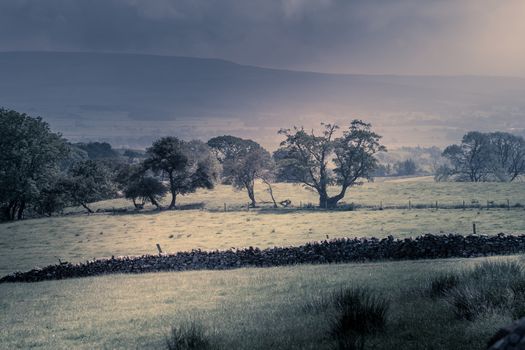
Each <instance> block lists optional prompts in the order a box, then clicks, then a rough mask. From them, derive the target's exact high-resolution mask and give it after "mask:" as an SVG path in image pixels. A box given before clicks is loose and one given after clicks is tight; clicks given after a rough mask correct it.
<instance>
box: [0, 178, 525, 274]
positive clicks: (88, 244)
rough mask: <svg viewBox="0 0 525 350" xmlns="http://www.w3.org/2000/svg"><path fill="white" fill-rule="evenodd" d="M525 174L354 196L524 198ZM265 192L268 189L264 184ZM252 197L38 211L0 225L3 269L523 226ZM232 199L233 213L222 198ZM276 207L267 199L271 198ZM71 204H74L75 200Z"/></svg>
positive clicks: (379, 185)
mask: <svg viewBox="0 0 525 350" xmlns="http://www.w3.org/2000/svg"><path fill="white" fill-rule="evenodd" d="M523 186H525V183H513V184H456V183H434V182H431V181H428V178H423V179H422V178H417V179H403V180H396V181H393V182H376V183H367V184H365V185H363V186H361V187H357V188H354V189H352V190H351V191H350V193H349V194H348V196H347V197H346V198H345V200H346V201H347V202H351V201H353V202H355V203H357V204H368V205H373V203H376V202H378V201H379V200H380V199H381V200H382V201H383V203H384V205H388V204H391V205H401V204H403V203H404V202H405V201H407V200H408V199H410V200H411V201H412V203H414V204H416V203H425V202H429V203H432V201H434V202H435V201H438V202H439V203H442V204H453V203H457V202H459V201H462V200H463V199H462V198H464V199H465V200H467V201H469V202H473V201H477V202H481V203H483V202H486V201H487V200H489V199H490V200H491V201H495V202H506V200H507V198H508V199H509V201H510V202H511V203H513V204H515V203H525V191H523ZM275 187H276V188H275V193H276V196H277V197H278V199H279V198H291V200H292V203H294V204H296V203H301V202H302V203H308V202H314V201H315V195H314V194H313V193H311V192H309V191H307V190H305V189H304V188H302V187H300V186H297V185H291V184H278V185H276V186H275ZM259 189H260V191H259V194H260V196H259V197H260V199H261V200H262V201H263V202H264V201H268V200H269V198H266V197H267V196H268V195H267V194H266V193H265V192H264V191H263V187H262V186H261V185H259ZM245 196H246V194H245V193H243V192H236V191H233V190H232V189H231V188H230V187H228V186H218V188H217V189H216V190H214V191H200V192H197V193H195V194H193V195H189V196H186V197H181V200H180V204H182V205H185V204H190V203H204V207H205V209H203V210H199V209H194V210H176V211H162V212H157V211H145V212H143V213H125V214H117V215H112V214H95V215H90V216H88V215H85V214H83V213H82V214H74V215H68V216H63V217H52V218H41V219H30V220H24V221H19V222H13V223H7V224H1V225H0V275H4V274H7V273H10V272H13V271H15V270H27V269H30V268H33V267H34V266H43V265H48V264H53V263H57V262H58V259H61V260H62V261H64V260H65V261H70V262H77V261H85V260H87V259H92V258H99V257H109V256H112V255H115V256H121V255H141V254H155V253H156V252H157V250H156V247H155V244H156V243H159V244H160V245H161V247H162V249H163V250H164V251H165V252H176V251H182V250H191V249H206V250H214V249H228V248H231V247H236V248H240V247H247V246H257V247H261V248H265V247H271V246H283V245H297V244H302V243H305V242H309V241H316V240H323V239H326V238H327V237H329V238H336V237H372V236H374V237H386V236H388V235H393V236H394V237H400V238H402V237H409V236H418V235H421V234H424V233H437V234H439V233H448V232H458V233H463V234H468V233H471V232H472V223H473V222H475V223H476V226H477V232H478V233H482V234H497V233H500V232H505V233H525V209H524V208H512V209H511V210H507V209H501V208H500V209H494V208H491V209H489V210H487V209H486V208H482V209H467V210H458V209H438V210H435V209H419V210H415V209H413V210H408V209H405V210H400V209H399V210H382V211H381V210H369V209H358V210H355V211H319V210H316V211H310V210H277V211H274V210H250V211H247V210H246V209H242V208H240V206H241V205H242V203H243V199H244V197H245ZM223 203H227V210H228V211H227V212H224V211H223V210H224V209H223V207H224V204H223ZM129 205H130V203H129V202H127V201H125V200H123V199H118V200H112V201H105V202H99V203H95V204H94V205H93V207H94V208H105V209H111V208H123V207H129ZM265 205H266V206H268V205H267V204H264V203H263V206H265ZM70 210H71V211H73V210H74V209H70Z"/></svg>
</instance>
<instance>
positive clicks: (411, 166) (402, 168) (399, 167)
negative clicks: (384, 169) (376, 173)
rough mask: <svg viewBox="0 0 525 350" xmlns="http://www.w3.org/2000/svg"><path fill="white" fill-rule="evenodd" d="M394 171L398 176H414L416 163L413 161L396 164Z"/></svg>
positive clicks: (408, 160)
mask: <svg viewBox="0 0 525 350" xmlns="http://www.w3.org/2000/svg"><path fill="white" fill-rule="evenodd" d="M394 170H395V172H396V175H399V176H407V175H414V174H415V173H416V172H417V166H416V162H414V160H413V159H407V160H404V161H399V162H396V163H395V164H394Z"/></svg>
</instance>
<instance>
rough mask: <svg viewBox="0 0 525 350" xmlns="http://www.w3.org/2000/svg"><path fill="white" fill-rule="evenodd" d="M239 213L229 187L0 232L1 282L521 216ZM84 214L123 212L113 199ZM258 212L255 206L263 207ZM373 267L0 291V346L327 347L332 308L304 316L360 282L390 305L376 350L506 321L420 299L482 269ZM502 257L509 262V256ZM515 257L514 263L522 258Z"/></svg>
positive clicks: (399, 186) (392, 189)
mask: <svg viewBox="0 0 525 350" xmlns="http://www.w3.org/2000/svg"><path fill="white" fill-rule="evenodd" d="M523 186H525V184H524V183H512V184H491V183H489V184H487V183H485V184H458V183H434V182H433V181H431V179H429V178H417V179H397V180H393V181H378V182H375V183H367V184H365V185H363V186H361V187H357V188H354V189H352V190H351V191H350V192H349V193H348V195H347V197H346V198H345V200H344V201H345V202H346V203H352V202H353V203H356V204H360V205H368V206H378V205H379V203H381V202H382V203H383V205H384V206H388V205H406V204H407V203H408V201H409V200H410V201H411V202H412V204H413V205H417V204H430V203H435V201H438V202H439V203H440V204H442V205H456V204H460V203H462V201H466V203H467V204H471V203H481V204H484V203H486V201H494V202H495V203H506V201H507V200H509V201H510V202H511V204H516V203H521V204H523V203H525V192H524V191H523V189H524V188H523ZM258 190H259V192H258V195H257V197H258V199H259V201H260V202H261V206H262V207H263V210H259V209H256V210H249V211H248V210H246V204H245V203H246V202H247V201H246V198H245V196H246V194H245V193H244V192H237V191H234V190H232V189H231V188H230V187H228V186H218V187H217V188H216V189H215V190H214V191H199V192H197V193H195V194H193V195H190V196H187V197H181V198H180V200H179V204H181V205H186V204H192V203H202V205H203V206H204V209H192V210H175V211H161V212H157V211H152V210H150V209H151V208H148V209H147V210H145V211H144V212H140V213H125V214H118V215H112V214H108V213H106V214H94V215H90V216H88V215H86V214H84V213H82V212H80V211H79V210H78V208H69V209H68V210H67V211H68V212H69V213H71V214H70V215H67V216H62V217H52V218H39V219H29V220H23V221H18V222H11V223H4V224H1V225H0V274H1V275H4V274H7V273H10V272H13V271H15V270H27V269H31V268H33V267H35V266H43V265H47V264H54V263H57V262H58V259H59V258H60V259H62V261H64V260H66V261H71V262H76V261H83V260H87V259H92V258H98V257H109V256H111V255H115V256H120V255H140V254H155V253H156V248H155V244H156V243H160V244H161V246H162V248H163V250H164V251H165V252H176V251H183V250H191V249H196V248H200V249H207V250H213V249H228V248H230V247H246V246H257V247H261V248H264V247H271V246H282V245H298V244H302V243H305V242H308V241H315V240H322V239H326V238H327V236H328V237H329V238H336V237H364V236H368V237H371V236H375V237H386V236H388V235H393V236H395V237H400V238H402V237H407V236H418V235H421V234H424V233H436V234H439V233H448V232H457V233H462V234H468V233H470V232H471V230H472V223H473V222H476V224H477V228H478V233H483V234H496V233H499V232H505V233H516V234H518V233H525V215H524V214H525V209H523V208H512V209H511V210H506V209H494V208H491V209H489V210H487V209H486V208H483V209H467V210H460V209H459V210H458V209H438V210H435V209H418V210H415V209H414V210H405V209H395V210H394V209H391V210H390V209H389V210H382V211H381V210H370V209H358V210H356V211H324V210H277V211H275V210H269V209H267V208H269V207H270V204H269V203H268V202H269V196H268V194H267V193H266V192H265V191H264V188H263V187H262V186H261V185H260V184H259V185H258ZM274 191H275V194H276V197H277V200H283V199H287V198H288V199H291V200H292V202H293V204H294V205H295V206H299V204H300V203H302V204H303V205H304V204H307V203H314V204H315V203H316V196H315V194H314V193H311V192H309V191H307V190H305V189H304V188H302V187H301V186H297V185H291V184H277V185H276V186H275V189H274ZM224 203H226V204H227V208H228V211H227V212H224V210H223V208H224ZM93 207H94V208H95V209H111V208H131V205H130V203H129V202H127V201H125V200H123V199H116V200H111V201H103V202H99V203H94V204H93ZM265 207H266V209H264V208H265ZM501 259H505V258H483V259H449V260H433V261H410V262H408V261H406V262H378V263H367V264H342V265H323V266H293V267H280V268H269V269H240V270H232V271H194V272H179V273H175V272H173V273H155V274H143V275H111V276H102V277H94V278H83V279H71V280H63V281H46V282H39V283H31V284H24V283H15V284H3V285H0V339H1V340H2V341H1V342H0V348H2V349H4V348H5V349H16V348H21V349H26V348H41V349H71V348H75V349H77V348H80V349H82V348H84V349H143V348H148V349H163V348H165V340H166V339H165V337H166V336H167V335H168V332H169V330H170V327H171V326H178V325H184V324H186V323H188V322H191V321H198V322H200V323H202V324H203V326H204V327H205V330H206V332H207V334H208V335H209V337H210V340H211V341H212V342H213V343H214V344H216V345H218V346H220V348H221V349H231V348H235V349H267V348H274V349H333V345H334V344H333V341H332V340H330V339H329V337H328V333H329V329H330V327H331V325H332V323H333V320H334V317H335V316H334V311H333V310H331V309H318V310H314V309H312V308H309V307H306V306H308V305H311V304H312V301H315V300H317V299H319V298H323V297H324V296H326V295H330V293H332V292H333V291H334V290H337V289H339V288H342V287H349V286H350V287H367V288H370V289H371V290H373V291H374V292H376V293H378V294H379V295H381V296H383V297H384V298H386V299H387V300H388V301H389V302H390V305H391V306H390V310H389V313H388V323H387V328H386V330H385V332H384V333H381V334H379V335H377V336H375V337H373V338H372V339H371V343H369V344H368V345H370V346H371V348H373V349H389V350H390V349H395V348H403V349H414V350H415V349H418V350H419V349H429V350H430V349H433V350H438V349H457V350H461V349H465V350H466V349H483V348H484V345H485V343H486V341H487V340H488V338H489V337H490V336H491V335H492V334H493V333H494V332H495V330H496V329H497V328H498V327H500V326H502V325H504V324H506V323H508V322H510V321H511V320H512V318H513V315H511V314H509V313H508V312H503V311H501V310H499V311H498V310H487V312H485V313H483V314H482V315H481V316H479V317H477V318H476V319H475V320H471V321H466V320H461V319H458V318H457V317H455V315H454V312H453V310H452V307H451V305H450V304H449V303H447V302H445V301H444V300H441V299H432V298H430V297H428V295H426V294H425V293H424V292H423V291H424V290H425V288H426V287H425V286H427V285H428V280H429V278H431V277H432V276H437V275H438V274H439V273H441V272H443V271H451V270H465V269H469V268H470V267H472V266H473V265H474V264H477V263H479V262H480V261H485V260H501ZM511 259H513V260H520V259H517V258H516V257H512V258H511ZM520 261H521V260H520Z"/></svg>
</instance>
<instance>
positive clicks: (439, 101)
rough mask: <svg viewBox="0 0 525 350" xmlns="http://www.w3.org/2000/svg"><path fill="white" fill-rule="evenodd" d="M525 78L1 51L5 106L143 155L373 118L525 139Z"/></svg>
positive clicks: (411, 133)
mask: <svg viewBox="0 0 525 350" xmlns="http://www.w3.org/2000/svg"><path fill="white" fill-rule="evenodd" d="M524 96H525V79H519V78H504V77H471V76H458V77H439V76H421V77H418V76H383V75H336V74H320V73H310V72H295V71H286V70H277V69H267V68H260V67H253V66H245V65H239V64H235V63H232V62H227V61H223V60H216V59H201V58H189V57H166V56H150V55H133V54H105V53H56V52H10V53H0V106H4V107H8V108H13V109H17V110H20V111H24V112H28V113H30V114H31V115H40V116H42V117H43V118H44V119H46V120H47V121H49V122H50V123H51V125H52V127H53V128H54V129H56V130H58V131H61V132H62V133H63V134H64V135H65V136H66V137H68V138H70V139H71V140H72V141H89V140H99V141H109V142H111V143H112V144H113V145H114V146H117V147H119V146H129V147H144V146H146V145H148V144H150V143H151V141H152V140H153V139H155V138H156V137H159V136H161V135H167V134H171V135H176V136H180V137H184V138H208V137H211V136H214V135H219V134H224V133H232V134H236V135H239V136H245V137H252V138H254V139H256V140H258V141H260V142H262V143H263V144H265V145H267V146H270V147H272V148H274V147H276V146H277V143H278V140H279V137H278V136H277V135H276V131H277V130H278V129H279V128H281V127H290V126H292V125H294V124H300V125H305V126H308V127H311V126H315V125H318V122H319V121H323V120H324V121H338V122H340V123H343V124H344V123H345V122H347V121H348V120H350V119H353V118H355V117H360V118H363V119H367V120H370V121H371V122H373V124H374V126H375V127H376V128H377V130H378V131H379V132H380V133H382V134H383V135H384V136H385V139H384V141H385V143H387V144H388V145H391V146H400V145H418V144H419V145H423V146H428V145H440V146H442V145H444V144H446V143H449V142H452V141H456V140H457V139H458V138H459V137H460V136H461V135H462V134H463V133H464V132H465V131H466V130H471V129H480V130H492V129H498V130H506V131H512V132H515V133H522V134H523V132H524V130H525V98H524Z"/></svg>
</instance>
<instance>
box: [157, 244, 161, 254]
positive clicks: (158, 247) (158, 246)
mask: <svg viewBox="0 0 525 350" xmlns="http://www.w3.org/2000/svg"><path fill="white" fill-rule="evenodd" d="M157 250H158V251H159V255H162V249H161V248H160V244H158V243H157Z"/></svg>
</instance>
